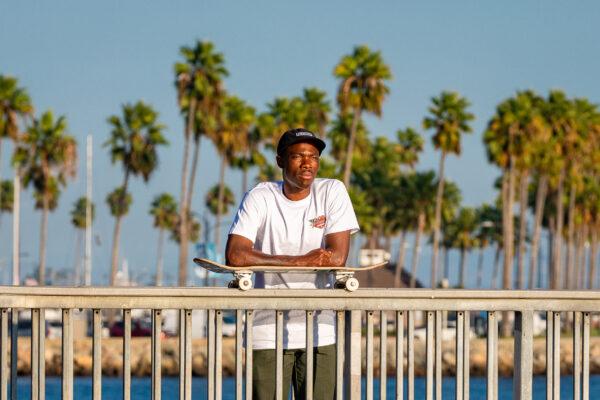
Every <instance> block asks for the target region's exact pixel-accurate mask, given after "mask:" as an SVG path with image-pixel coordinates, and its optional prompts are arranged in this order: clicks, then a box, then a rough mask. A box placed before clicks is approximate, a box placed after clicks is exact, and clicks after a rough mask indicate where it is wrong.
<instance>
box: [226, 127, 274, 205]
mask: <svg viewBox="0 0 600 400" xmlns="http://www.w3.org/2000/svg"><path fill="white" fill-rule="evenodd" d="M245 141H246V148H245V149H244V150H243V151H242V153H241V154H239V155H236V156H234V157H232V159H231V160H230V163H231V167H232V168H236V169H239V170H241V171H242V193H246V191H247V190H248V170H249V169H250V168H251V167H255V166H258V167H261V166H263V165H265V163H266V162H267V160H266V158H265V156H264V155H263V154H262V153H261V152H260V150H259V146H260V144H261V142H262V140H261V137H260V132H259V129H258V128H257V127H256V126H255V127H254V128H253V129H250V130H249V131H248V132H247V135H246V139H245Z"/></svg>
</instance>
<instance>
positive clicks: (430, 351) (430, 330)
mask: <svg viewBox="0 0 600 400" xmlns="http://www.w3.org/2000/svg"><path fill="white" fill-rule="evenodd" d="M434 324H435V320H434V312H433V311H427V328H426V341H425V358H426V361H425V363H426V364H425V367H426V373H427V378H426V379H427V380H426V382H425V398H426V399H427V400H433V367H434V365H433V364H434V362H435V358H434V350H435V347H434V345H435V343H434V339H433V335H434V328H435V327H434Z"/></svg>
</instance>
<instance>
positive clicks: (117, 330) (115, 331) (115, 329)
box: [109, 319, 152, 337]
mask: <svg viewBox="0 0 600 400" xmlns="http://www.w3.org/2000/svg"><path fill="white" fill-rule="evenodd" d="M109 332H110V336H113V337H123V334H124V333H125V324H124V323H123V321H117V322H115V323H113V324H112V325H111V326H110V328H109ZM131 336H132V337H140V336H152V322H151V321H147V320H143V319H135V320H132V321H131Z"/></svg>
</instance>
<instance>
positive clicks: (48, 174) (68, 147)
mask: <svg viewBox="0 0 600 400" xmlns="http://www.w3.org/2000/svg"><path fill="white" fill-rule="evenodd" d="M66 131H67V121H66V119H65V117H64V116H61V117H58V118H57V119H56V120H55V118H54V115H53V114H52V112H51V111H47V112H45V113H44V114H42V116H41V117H40V118H39V119H34V121H33V124H32V125H31V126H30V127H29V128H28V129H27V132H26V133H25V134H24V136H23V138H22V140H21V142H20V144H19V147H18V148H17V149H16V150H15V155H14V162H15V164H16V165H17V169H18V170H19V171H22V172H23V178H24V180H23V184H24V186H25V187H28V186H30V185H31V186H33V187H34V189H35V194H36V196H37V197H38V199H37V200H38V203H37V205H36V208H38V209H41V210H42V220H41V225H40V250H39V270H38V280H39V283H40V285H43V284H44V283H45V281H46V275H45V273H46V243H47V235H48V213H49V211H51V210H53V209H54V208H55V206H54V207H52V204H51V203H52V202H53V201H54V202H57V201H58V195H59V194H60V188H59V186H63V187H64V186H66V184H67V178H72V177H75V173H76V164H77V142H76V141H75V138H74V137H73V136H69V135H68V134H67V133H66Z"/></svg>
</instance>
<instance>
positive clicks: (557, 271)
mask: <svg viewBox="0 0 600 400" xmlns="http://www.w3.org/2000/svg"><path fill="white" fill-rule="evenodd" d="M564 179H565V169H564V167H563V168H562V169H561V170H560V174H559V176H558V188H557V190H556V230H555V232H554V240H553V242H554V243H553V245H554V252H553V253H554V254H553V257H552V264H553V266H552V278H553V279H552V289H559V287H560V282H561V269H562V256H561V253H562V231H563V221H564V216H563V214H564V211H563V201H562V200H563V186H564Z"/></svg>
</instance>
